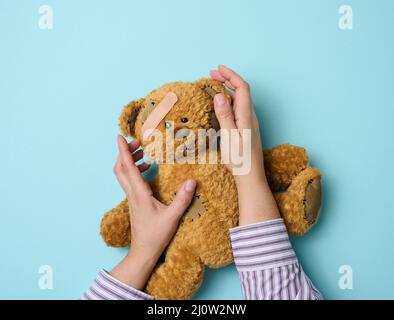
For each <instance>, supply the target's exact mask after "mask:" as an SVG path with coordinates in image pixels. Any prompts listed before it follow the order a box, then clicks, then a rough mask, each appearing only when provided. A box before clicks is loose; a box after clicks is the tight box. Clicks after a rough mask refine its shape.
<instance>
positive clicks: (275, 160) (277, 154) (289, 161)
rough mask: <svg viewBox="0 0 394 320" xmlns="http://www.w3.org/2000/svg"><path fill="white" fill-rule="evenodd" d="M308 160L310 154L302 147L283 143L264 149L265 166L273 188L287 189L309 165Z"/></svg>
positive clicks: (274, 189) (275, 189)
mask: <svg viewBox="0 0 394 320" xmlns="http://www.w3.org/2000/svg"><path fill="white" fill-rule="evenodd" d="M308 161H309V159H308V154H307V153H306V151H305V149H304V148H302V147H297V146H292V145H289V144H281V145H278V146H276V147H273V148H271V149H266V150H264V166H265V171H266V175H267V179H268V182H269V184H270V187H271V189H272V190H273V191H278V190H284V189H286V188H287V187H288V186H289V185H290V183H291V181H292V180H293V179H294V178H295V177H296V176H297V175H298V174H299V173H300V172H301V171H302V170H304V169H305V168H306V167H307V166H308Z"/></svg>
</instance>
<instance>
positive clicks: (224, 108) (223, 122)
mask: <svg viewBox="0 0 394 320" xmlns="http://www.w3.org/2000/svg"><path fill="white" fill-rule="evenodd" d="M213 104H214V108H215V114H216V118H217V119H218V121H219V124H220V128H221V129H229V130H230V129H236V128H237V126H236V124H235V121H234V113H233V110H232V108H231V106H230V103H229V101H228V100H227V99H226V97H225V96H224V94H222V93H219V94H217V95H215V97H214V99H213Z"/></svg>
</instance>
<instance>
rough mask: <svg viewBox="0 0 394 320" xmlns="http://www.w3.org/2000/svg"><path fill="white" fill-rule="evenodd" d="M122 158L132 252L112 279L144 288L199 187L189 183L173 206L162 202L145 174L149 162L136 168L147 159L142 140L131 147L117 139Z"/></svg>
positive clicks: (118, 170)
mask: <svg viewBox="0 0 394 320" xmlns="http://www.w3.org/2000/svg"><path fill="white" fill-rule="evenodd" d="M117 142H118V147H119V156H118V159H117V161H116V163H115V166H114V172H115V175H116V178H117V179H118V181H119V183H120V185H121V187H122V188H123V190H124V192H125V194H126V196H127V199H128V203H129V208H130V210H129V212H131V213H132V214H131V215H130V219H131V220H132V223H131V234H132V237H131V250H130V251H129V254H128V255H127V257H126V258H125V259H124V260H123V261H122V262H121V263H120V264H119V265H118V266H117V267H115V268H114V270H113V271H112V275H113V276H115V277H116V278H118V279H119V280H121V281H124V282H126V283H128V284H130V285H131V286H133V287H134V288H137V289H139V288H142V287H143V286H144V285H145V283H146V281H147V279H148V278H149V276H150V273H151V271H152V270H153V268H154V266H155V265H156V262H157V260H158V258H159V257H160V255H161V254H162V252H163V251H164V250H165V248H166V247H167V245H168V244H169V242H170V241H171V239H172V237H173V236H174V234H175V231H176V229H177V227H178V223H179V220H180V218H181V216H182V215H183V213H184V212H185V210H186V209H187V207H188V206H189V204H190V202H191V200H192V198H193V195H194V191H195V187H196V182H195V181H194V180H187V181H186V182H185V183H183V185H182V186H181V187H180V189H179V190H178V192H177V193H176V196H175V198H174V200H173V201H172V203H171V204H170V205H168V206H167V205H165V204H163V203H161V202H160V201H158V200H157V199H156V198H155V197H154V196H153V194H152V190H151V188H150V186H149V184H147V183H146V182H145V181H144V179H143V177H142V175H141V172H144V171H146V170H147V169H148V168H149V166H150V165H149V164H147V163H146V162H144V163H142V164H141V165H139V166H136V164H135V162H137V161H138V160H141V159H142V158H143V155H144V154H143V151H142V150H141V149H139V150H138V148H139V147H140V142H139V141H138V140H133V141H132V142H131V143H130V144H128V143H127V141H126V139H125V138H124V137H122V136H118V138H117Z"/></svg>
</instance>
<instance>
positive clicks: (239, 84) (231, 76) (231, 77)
mask: <svg viewBox="0 0 394 320" xmlns="http://www.w3.org/2000/svg"><path fill="white" fill-rule="evenodd" d="M218 73H219V74H220V76H221V77H222V78H224V80H225V82H226V81H228V83H229V84H230V85H231V86H232V87H233V88H234V90H236V91H237V90H239V92H240V93H242V94H245V95H249V94H250V88H249V84H248V83H247V82H246V81H245V80H244V79H242V77H241V76H240V75H239V74H237V73H235V72H234V71H233V70H231V69H230V68H227V67H225V66H222V65H219V66H218Z"/></svg>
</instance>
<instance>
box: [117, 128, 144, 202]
mask: <svg viewBox="0 0 394 320" xmlns="http://www.w3.org/2000/svg"><path fill="white" fill-rule="evenodd" d="M117 142H118V148H119V157H118V161H117V163H116V164H115V168H114V169H115V174H116V175H117V177H118V179H119V180H120V181H119V182H121V183H122V182H123V183H125V184H126V185H129V186H130V188H131V190H130V191H131V192H132V193H136V194H137V193H150V191H149V187H148V185H147V184H146V183H145V181H144V179H143V177H142V176H141V172H143V171H145V170H146V169H148V168H149V166H150V165H149V164H146V163H143V164H141V165H140V166H139V167H137V166H136V165H135V159H137V160H138V158H139V157H141V158H142V156H143V154H142V156H141V153H134V155H132V153H131V152H130V151H131V150H136V149H137V148H138V147H139V142H138V141H136V142H134V143H133V142H132V143H130V145H129V144H128V143H127V141H126V139H125V138H124V137H122V136H121V135H119V136H118V138H117ZM137 152H138V151H137Z"/></svg>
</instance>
